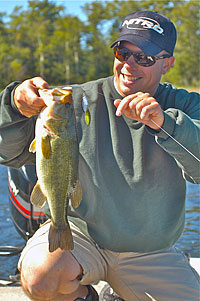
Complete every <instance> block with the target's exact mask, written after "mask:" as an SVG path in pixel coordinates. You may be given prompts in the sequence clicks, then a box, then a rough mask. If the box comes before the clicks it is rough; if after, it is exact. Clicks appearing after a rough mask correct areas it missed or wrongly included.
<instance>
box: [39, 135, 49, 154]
mask: <svg viewBox="0 0 200 301" xmlns="http://www.w3.org/2000/svg"><path fill="white" fill-rule="evenodd" d="M41 149H42V154H43V156H44V158H45V159H49V157H50V154H51V143H50V137H49V136H48V135H46V136H43V137H42V139H41Z"/></svg>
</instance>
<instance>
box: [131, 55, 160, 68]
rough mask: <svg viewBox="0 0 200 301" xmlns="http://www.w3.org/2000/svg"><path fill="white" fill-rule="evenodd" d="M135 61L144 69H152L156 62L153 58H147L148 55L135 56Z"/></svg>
mask: <svg viewBox="0 0 200 301" xmlns="http://www.w3.org/2000/svg"><path fill="white" fill-rule="evenodd" d="M134 58H135V61H136V63H137V64H138V65H140V66H143V67H150V66H152V65H154V64H155V62H156V60H155V58H154V57H153V56H147V55H146V54H137V53H136V54H135V55H134Z"/></svg>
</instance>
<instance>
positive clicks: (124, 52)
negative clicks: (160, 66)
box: [113, 46, 171, 67]
mask: <svg viewBox="0 0 200 301" xmlns="http://www.w3.org/2000/svg"><path fill="white" fill-rule="evenodd" d="M113 50H114V56H115V57H116V58H117V59H118V60H119V61H120V62H126V61H127V60H128V59H129V57H130V56H131V55H132V56H133V57H134V60H135V62H136V63H137V64H138V65H140V66H143V67H150V66H153V65H154V64H155V62H156V60H160V59H165V58H167V57H170V56H171V55H170V54H163V55H160V56H150V55H146V54H145V53H143V52H134V51H131V50H129V49H128V48H125V47H117V46H116V47H114V49H113Z"/></svg>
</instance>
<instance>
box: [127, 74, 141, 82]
mask: <svg viewBox="0 0 200 301" xmlns="http://www.w3.org/2000/svg"><path fill="white" fill-rule="evenodd" d="M124 79H125V80H129V81H135V80H137V79H138V77H133V76H129V75H125V74H124Z"/></svg>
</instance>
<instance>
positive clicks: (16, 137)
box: [0, 82, 36, 168]
mask: <svg viewBox="0 0 200 301" xmlns="http://www.w3.org/2000/svg"><path fill="white" fill-rule="evenodd" d="M19 84H20V82H13V83H11V84H9V85H8V86H7V87H6V88H5V89H4V90H3V91H2V92H1V94H0V163H1V164H4V165H7V166H11V167H14V168H19V167H21V166H22V165H24V164H25V163H26V164H34V163H35V155H34V154H33V153H30V152H29V145H30V143H31V141H32V140H33V138H34V128H35V120H36V118H35V117H32V118H27V117H25V116H23V115H22V114H21V113H20V112H19V111H18V109H17V107H16V106H15V104H14V101H13V94H14V93H13V91H14V89H15V88H16V86H17V85H19Z"/></svg>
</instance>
